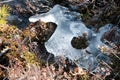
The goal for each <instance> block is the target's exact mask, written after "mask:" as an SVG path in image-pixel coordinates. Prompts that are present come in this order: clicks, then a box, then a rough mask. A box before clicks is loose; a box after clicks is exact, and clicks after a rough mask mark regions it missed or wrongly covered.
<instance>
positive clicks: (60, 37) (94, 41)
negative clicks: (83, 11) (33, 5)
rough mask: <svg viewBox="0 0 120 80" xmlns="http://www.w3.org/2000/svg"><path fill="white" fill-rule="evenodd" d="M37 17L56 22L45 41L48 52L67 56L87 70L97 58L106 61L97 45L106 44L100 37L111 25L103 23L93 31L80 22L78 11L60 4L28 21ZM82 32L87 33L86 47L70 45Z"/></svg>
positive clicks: (93, 67) (31, 18) (96, 62)
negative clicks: (53, 29) (71, 10)
mask: <svg viewBox="0 0 120 80" xmlns="http://www.w3.org/2000/svg"><path fill="white" fill-rule="evenodd" d="M39 19H40V20H41V21H43V22H54V23H56V24H57V28H56V30H55V32H54V33H53V35H52V36H51V38H50V39H49V40H48V41H47V42H45V47H46V49H47V51H48V52H49V53H52V54H54V55H55V56H65V57H68V58H69V59H71V60H72V61H74V62H75V63H76V64H77V65H78V66H82V67H83V68H85V69H89V70H94V69H95V68H96V67H97V66H98V61H97V58H100V59H103V58H104V59H105V61H107V59H108V58H107V57H105V56H104V55H103V54H101V52H100V50H99V48H98V46H106V45H105V44H104V43H102V42H101V40H100V39H101V37H102V35H103V34H104V33H105V32H107V31H108V30H109V29H110V28H111V25H105V26H104V27H102V28H101V29H100V30H99V32H98V33H94V32H93V31H92V30H90V29H88V28H87V27H86V26H85V24H84V23H83V22H81V18H80V14H79V13H77V12H70V11H69V10H68V9H67V8H66V7H63V6H60V5H55V6H54V7H53V9H51V10H50V11H49V12H48V13H44V14H40V15H35V16H32V17H30V18H29V21H30V22H36V21H38V20H39ZM83 33H86V34H87V39H88V42H89V45H88V47H87V48H86V49H76V48H73V47H72V45H71V40H72V38H73V37H75V36H82V35H83ZM90 53H91V54H90ZM96 57H97V58H96Z"/></svg>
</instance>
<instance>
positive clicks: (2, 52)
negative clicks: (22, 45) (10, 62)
mask: <svg viewBox="0 0 120 80" xmlns="http://www.w3.org/2000/svg"><path fill="white" fill-rule="evenodd" d="M9 50H10V48H5V49H3V50H2V51H1V52H0V57H1V56H2V55H3V54H5V53H7V52H8V51H9Z"/></svg>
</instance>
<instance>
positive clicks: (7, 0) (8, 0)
mask: <svg viewBox="0 0 120 80" xmlns="http://www.w3.org/2000/svg"><path fill="white" fill-rule="evenodd" d="M10 1H13V0H6V1H1V2H0V4H3V3H8V2H10Z"/></svg>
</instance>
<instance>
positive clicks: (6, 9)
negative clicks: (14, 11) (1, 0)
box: [0, 5, 10, 24]
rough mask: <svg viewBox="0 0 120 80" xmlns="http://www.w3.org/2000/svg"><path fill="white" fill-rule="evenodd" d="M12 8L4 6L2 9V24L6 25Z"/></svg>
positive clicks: (0, 12) (0, 17)
mask: <svg viewBox="0 0 120 80" xmlns="http://www.w3.org/2000/svg"><path fill="white" fill-rule="evenodd" d="M9 10H10V7H9V6H8V5H3V6H2V7H0V24H6V17H7V16H8V15H9Z"/></svg>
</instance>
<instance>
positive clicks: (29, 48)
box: [0, 0, 120, 80]
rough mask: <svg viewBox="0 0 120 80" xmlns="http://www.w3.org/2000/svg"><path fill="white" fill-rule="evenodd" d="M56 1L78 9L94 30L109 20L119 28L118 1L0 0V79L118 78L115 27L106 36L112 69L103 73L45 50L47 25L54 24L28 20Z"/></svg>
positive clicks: (119, 46)
mask: <svg viewBox="0 0 120 80" xmlns="http://www.w3.org/2000/svg"><path fill="white" fill-rule="evenodd" d="M56 4H60V5H62V6H65V7H67V8H69V9H70V10H71V11H76V12H79V13H80V14H81V17H82V21H83V22H84V23H85V24H86V26H87V27H92V26H94V28H95V29H96V31H97V30H98V29H99V28H100V27H101V26H103V25H105V24H108V23H111V24H113V26H115V27H118V29H119V28H120V1H119V0H45V1H43V0H34V1H32V0H17V1H16V0H13V1H9V0H8V2H4V1H1V0H0V80H120V37H118V36H115V35H114V30H112V31H111V32H109V33H108V35H106V36H105V37H106V39H107V40H108V41H109V42H110V44H111V46H112V50H111V51H110V55H109V57H110V58H111V64H106V65H107V66H108V67H109V68H110V70H111V71H110V73H109V74H106V75H100V74H97V73H91V72H90V71H89V70H84V69H82V68H80V67H77V66H75V65H72V64H71V63H70V62H69V60H68V59H64V58H63V57H60V58H58V59H55V57H54V55H53V54H50V53H48V52H47V51H46V49H45V46H44V43H45V41H46V28H48V26H55V25H54V24H52V23H44V22H41V21H37V22H35V23H30V22H29V20H28V19H29V17H30V16H33V15H35V14H41V13H46V12H48V11H49V10H50V9H51V8H52V7H53V6H54V5H56ZM9 15H11V16H10V17H8V16H9ZM119 34H120V33H119ZM119 34H118V35H119ZM111 35H112V37H111ZM38 38H39V39H38ZM111 39H112V40H113V39H114V40H118V43H117V44H112V40H111ZM55 60H57V61H55ZM101 63H102V62H101ZM104 64H105V63H104ZM71 66H72V67H71Z"/></svg>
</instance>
